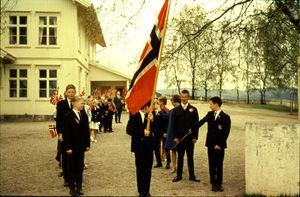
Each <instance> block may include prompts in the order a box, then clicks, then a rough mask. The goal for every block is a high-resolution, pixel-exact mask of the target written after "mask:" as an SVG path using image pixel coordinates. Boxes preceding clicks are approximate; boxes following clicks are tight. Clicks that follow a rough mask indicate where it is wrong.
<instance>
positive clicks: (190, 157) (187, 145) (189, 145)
mask: <svg viewBox="0 0 300 197" xmlns="http://www.w3.org/2000/svg"><path fill="white" fill-rule="evenodd" d="M194 146H195V145H194V143H193V142H192V140H186V141H182V142H181V143H180V144H179V145H178V148H177V152H178V159H177V177H182V169H183V158H184V154H185V152H186V154H187V161H188V168H189V175H190V178H194V177H195V172H194Z"/></svg>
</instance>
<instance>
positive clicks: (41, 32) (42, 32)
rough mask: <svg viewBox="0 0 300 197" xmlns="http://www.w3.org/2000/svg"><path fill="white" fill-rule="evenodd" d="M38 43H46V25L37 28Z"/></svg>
mask: <svg viewBox="0 0 300 197" xmlns="http://www.w3.org/2000/svg"><path fill="white" fill-rule="evenodd" d="M39 43H40V44H47V28H46V27H40V28H39Z"/></svg>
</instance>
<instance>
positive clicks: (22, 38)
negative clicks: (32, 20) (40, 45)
mask: <svg viewBox="0 0 300 197" xmlns="http://www.w3.org/2000/svg"><path fill="white" fill-rule="evenodd" d="M8 29H9V44H10V45H27V16H9V24H8Z"/></svg>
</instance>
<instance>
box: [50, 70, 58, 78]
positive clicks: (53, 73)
mask: <svg viewBox="0 0 300 197" xmlns="http://www.w3.org/2000/svg"><path fill="white" fill-rule="evenodd" d="M49 77H50V78H56V77H57V70H49Z"/></svg>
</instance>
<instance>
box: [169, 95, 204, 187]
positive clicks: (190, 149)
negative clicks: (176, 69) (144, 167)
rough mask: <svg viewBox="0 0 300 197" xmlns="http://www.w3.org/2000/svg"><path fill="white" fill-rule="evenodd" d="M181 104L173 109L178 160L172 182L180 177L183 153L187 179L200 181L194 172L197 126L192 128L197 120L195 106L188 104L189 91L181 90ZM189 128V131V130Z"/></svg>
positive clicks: (174, 137)
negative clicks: (187, 171)
mask: <svg viewBox="0 0 300 197" xmlns="http://www.w3.org/2000/svg"><path fill="white" fill-rule="evenodd" d="M180 96H181V104H180V105H179V106H178V107H176V108H175V109H174V110H173V114H172V116H173V117H172V124H173V125H174V133H173V140H174V142H175V143H176V144H177V147H176V148H177V152H178V162H177V176H176V177H175V178H174V179H173V182H177V181H180V180H181V179H182V169H183V158H184V153H185V152H186V154H187V161H188V168H189V175H190V177H189V180H191V181H196V182H200V179H198V178H197V177H196V176H195V172H194V147H195V143H196V142H197V139H198V128H192V127H193V126H194V125H195V124H196V123H197V122H198V120H199V118H198V117H199V116H198V111H197V108H195V107H194V106H192V105H191V104H189V102H188V101H189V98H190V96H189V92H188V91H187V90H182V91H181V94H180ZM190 130H191V132H190Z"/></svg>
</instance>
